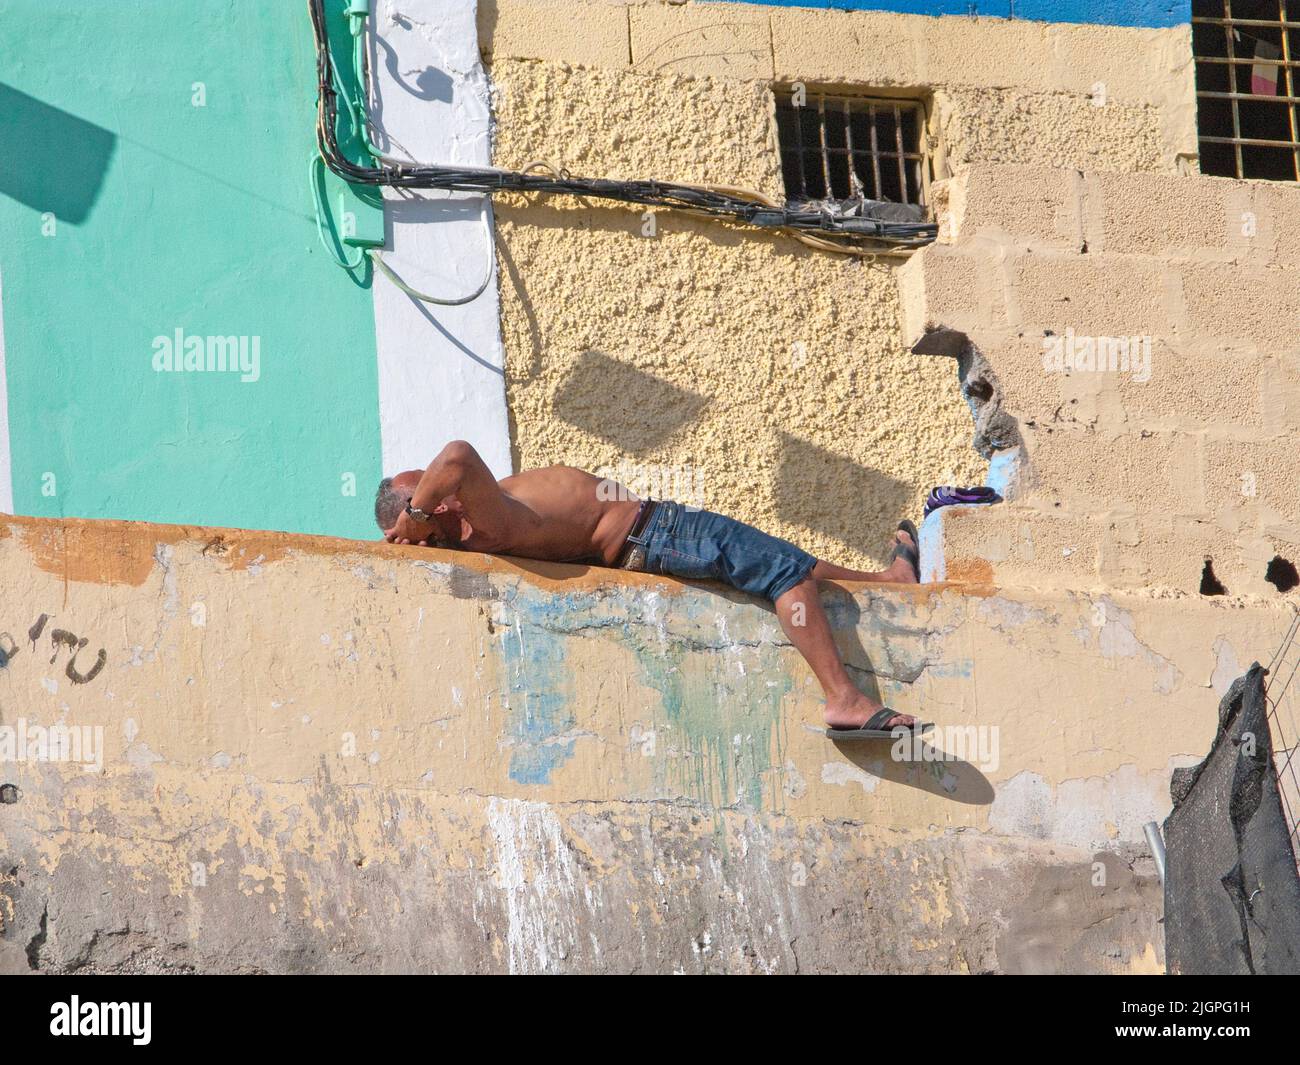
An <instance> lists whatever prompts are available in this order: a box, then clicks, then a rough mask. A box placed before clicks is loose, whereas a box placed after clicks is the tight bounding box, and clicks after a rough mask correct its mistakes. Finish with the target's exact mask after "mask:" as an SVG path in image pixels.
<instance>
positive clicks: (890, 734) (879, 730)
mask: <svg viewBox="0 0 1300 1065" xmlns="http://www.w3.org/2000/svg"><path fill="white" fill-rule="evenodd" d="M896 713H898V711H897V710H891V709H890V708H889V707H887V706H885V707H881V709H879V710H877V711H876V712H875V713H874V714H872V715H871V717H870V719H869V720H868V721H867V723H866V724H865V725H863V726H862V727H861V728H828V729H827V730H826V735H827V736H829V737H830V738H831V739H833V740H892V739H896V738H897V737H899V736H906V735H908V734H909V733H910V734H912V735H916V736H919V735H921V733H923V732H929V731H930V729H932V728H934V722H933V721H918V722H917V723H916V724H915V725H895V726H894V727H893V728H885V722H886V721H888V720H889V719H890V718H891V717H893V716H894V715H895V714H896Z"/></svg>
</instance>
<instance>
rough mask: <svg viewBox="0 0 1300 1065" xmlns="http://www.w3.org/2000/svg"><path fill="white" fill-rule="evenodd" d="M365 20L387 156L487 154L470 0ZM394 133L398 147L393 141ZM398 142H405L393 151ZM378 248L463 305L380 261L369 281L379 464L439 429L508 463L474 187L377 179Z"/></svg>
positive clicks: (427, 158) (416, 453) (487, 265)
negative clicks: (414, 293) (450, 303)
mask: <svg viewBox="0 0 1300 1065" xmlns="http://www.w3.org/2000/svg"><path fill="white" fill-rule="evenodd" d="M372 23H373V26H374V29H375V31H376V34H377V35H378V38H379V39H378V41H377V42H374V43H372V46H371V49H372V50H371V64H372V66H371V69H372V70H373V71H374V72H375V76H374V83H373V92H374V100H373V101H372V104H373V117H374V121H375V123H376V125H378V126H379V128H380V129H382V130H383V131H384V132H385V133H386V134H387V135H389V136H390V137H392V138H393V139H394V140H395V141H396V142H397V144H391V143H387V142H385V140H384V139H383V138H382V137H378V138H376V143H377V144H378V145H379V146H380V147H381V148H382V149H383V150H384V151H385V152H389V153H391V154H393V155H396V156H406V155H408V154H409V156H410V157H412V158H414V159H416V160H418V161H420V162H428V163H462V164H467V165H470V166H488V165H490V164H491V141H490V124H491V108H490V105H489V101H488V78H487V73H486V72H485V71H484V69H483V66H482V63H481V62H480V61H479V51H478V29H477V25H476V20H475V0H382V2H381V3H379V4H376V5H375V11H374V15H373V16H372ZM398 145H400V147H398ZM402 149H405V151H403V150H402ZM384 195H385V201H386V202H385V205H384V214H385V229H386V232H387V237H388V240H387V250H385V251H384V253H383V255H384V258H385V260H386V261H387V262H388V264H389V265H390V266H391V267H392V268H393V270H394V271H395V272H396V273H397V274H398V276H399V277H401V278H402V279H403V280H404V281H405V282H406V283H407V284H408V285H410V286H411V287H412V288H414V289H417V290H419V291H421V292H427V293H430V294H431V295H435V296H441V297H459V296H464V295H468V294H469V293H470V292H473V291H474V289H476V288H477V287H478V286H479V284H480V283H481V282H482V280H483V277H484V274H485V272H486V271H488V270H491V271H493V276H492V280H491V281H490V282H489V283H488V286H487V288H486V289H485V290H484V291H483V294H482V295H480V296H479V297H478V298H477V299H476V300H474V301H473V302H471V303H468V304H466V305H464V306H461V307H439V306H434V305H430V304H426V303H419V302H417V301H415V300H413V299H411V298H410V297H409V296H407V295H406V294H405V293H403V292H402V291H401V290H400V289H398V288H397V287H396V286H395V285H394V284H393V283H392V282H391V281H390V280H389V279H388V278H386V277H384V276H383V275H382V274H381V275H379V276H377V277H376V278H375V282H374V290H373V295H374V307H375V339H376V344H377V348H378V353H379V417H380V430H381V434H382V440H383V460H384V470H385V472H386V473H388V474H392V473H396V472H397V471H399V470H404V469H417V468H423V467H424V466H426V465H427V464H428V463H429V460H430V459H432V458H433V457H434V455H436V454H437V453H438V451H439V450H440V449H441V448H442V446H443V445H444V444H445V443H446V442H447V441H448V440H455V439H463V440H468V441H469V442H470V443H471V444H473V445H474V447H475V448H477V449H478V452H479V454H481V455H482V456H483V458H484V460H485V461H486V462H487V464H488V466H489V467H491V469H492V471H493V472H494V473H495V474H496V475H497V476H498V477H505V476H508V475H509V474H510V473H512V472H513V470H512V469H511V461H510V430H509V420H508V418H507V414H506V391H505V376H504V372H503V367H504V364H505V352H504V348H503V346H502V343H501V326H500V313H499V309H498V302H499V301H498V298H497V285H496V276H495V270H496V251H495V247H494V246H493V243H492V241H491V239H490V238H489V236H488V235H487V234H485V232H484V225H483V221H482V214H481V212H482V211H483V210H487V211H488V212H489V216H488V223H489V225H488V228H487V233H488V234H490V233H491V232H492V229H491V214H490V212H491V204H490V201H489V202H488V203H484V202H483V201H484V199H485V197H480V196H475V195H472V194H461V193H431V192H419V193H416V194H414V195H408V194H403V193H399V192H397V191H396V190H393V189H385V190H384Z"/></svg>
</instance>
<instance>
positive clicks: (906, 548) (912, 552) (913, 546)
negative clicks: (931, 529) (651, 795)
mask: <svg viewBox="0 0 1300 1065" xmlns="http://www.w3.org/2000/svg"><path fill="white" fill-rule="evenodd" d="M898 527H899V529H901V530H902V531H903V532H905V533H907V535H908V536H910V537H911V538H912V543H910V544H905V543H903V542H902V541H901V540H896V541H895V542H894V549H893V550H892V551H890V552H889V561H890V562H893V561H894V559H896V558H905V559H907V562H908V565H910V566H911V567H912V572H913V573H914V574H915V575H916V583H917V584H920V583H921V534H920V533H918V532H917V531H916V526H915V525H913V524H912V523H911V522H910V521H909V520H908V519H907V518H904V519H903V520H902V521H900V522H899V523H898Z"/></svg>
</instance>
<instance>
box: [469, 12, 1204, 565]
mask: <svg viewBox="0 0 1300 1065" xmlns="http://www.w3.org/2000/svg"><path fill="white" fill-rule="evenodd" d="M479 33H480V47H481V49H482V51H483V53H484V57H485V59H486V60H487V61H488V62H489V64H490V74H491V78H492V83H493V94H494V108H495V124H494V162H495V163H496V164H497V165H499V166H505V167H511V168H521V167H523V166H525V165H527V164H529V163H532V162H534V161H540V162H544V163H547V164H551V165H554V166H556V167H563V168H566V169H568V170H570V171H571V172H573V173H575V174H583V175H587V176H601V177H629V178H645V177H660V178H664V179H668V180H678V181H686V182H712V183H719V184H729V185H738V186H742V187H748V188H753V189H756V190H758V191H760V192H763V193H765V194H768V195H772V196H776V197H778V198H780V197H782V196H783V189H782V183H781V177H780V171H779V165H778V153H777V147H776V143H775V135H774V123H773V119H772V115H771V107H772V102H771V91H770V90H771V85H772V83H773V81H774V80H777V81H788V80H794V79H805V80H807V81H808V82H810V83H837V82H838V83H851V84H855V85H861V86H870V87H875V88H880V89H883V90H886V91H890V90H894V91H898V90H903V89H906V88H909V87H915V88H919V89H922V90H924V91H925V92H926V94H927V99H928V105H927V106H928V109H929V113H930V115H931V127H932V134H933V136H934V152H935V157H936V164H937V166H938V168H939V169H938V173H939V175H940V176H942V175H943V174H944V173H947V172H948V171H949V170H950V169H955V170H958V171H960V170H962V169H963V168H965V167H967V166H969V165H970V164H971V163H973V162H976V161H987V160H994V161H1013V160H1014V161H1025V160H1033V161H1037V162H1040V163H1043V164H1046V165H1051V166H1061V167H1067V166H1068V167H1081V168H1082V167H1086V168H1089V169H1094V170H1098V169H1100V170H1120V171H1124V170H1154V171H1166V172H1172V171H1174V170H1175V169H1176V168H1177V166H1178V157H1179V155H1180V154H1188V153H1190V152H1192V151H1194V147H1195V142H1194V136H1193V131H1192V129H1191V127H1190V126H1189V115H1190V114H1191V112H1190V111H1189V106H1190V103H1191V99H1192V98H1191V93H1190V77H1191V64H1190V48H1189V45H1188V42H1187V39H1186V31H1185V29H1180V30H1169V31H1149V30H1117V29H1114V28H1103V27H1061V26H1050V25H1043V24H1037V23H1032V24H1031V23H1023V24H1018V23H1008V22H1006V21H1005V20H994V19H972V20H967V19H930V18H922V17H914V16H902V15H893V14H885V13H876V12H854V13H841V12H814V11H806V10H798V9H776V8H767V7H752V6H748V5H736V4H726V5H721V4H709V5H696V4H685V5H668V4H659V3H645V4H628V5H624V4H603V3H578V4H558V3H554V2H551V0H496V2H494V3H493V2H488V3H483V4H481V5H480V10H479ZM1135 68H1140V69H1141V74H1140V75H1139V73H1138V72H1137V70H1136V69H1135ZM496 212H497V213H496V218H497V232H498V249H499V253H500V257H501V263H502V270H501V273H500V276H501V297H502V322H503V333H504V339H505V347H506V356H507V367H506V368H507V390H508V397H509V403H510V409H511V419H512V424H511V430H512V439H513V442H514V446H515V449H516V457H517V462H518V463H519V465H521V466H524V467H527V466H533V465H544V464H547V463H551V462H566V463H571V464H574V465H578V466H583V467H586V468H603V469H609V470H612V471H614V472H620V471H629V472H630V473H631V474H632V477H633V479H635V477H636V475H637V474H638V473H639V474H641V475H643V477H644V478H646V479H647V481H648V482H649V484H650V485H651V486H652V487H657V490H656V491H655V492H654V494H657V495H665V494H680V493H679V492H673V491H672V487H673V484H674V482H673V481H672V480H671V479H672V478H674V477H675V478H676V479H677V480H676V482H675V483H676V484H686V485H690V486H692V487H693V488H694V489H696V498H697V499H698V501H699V502H701V503H703V505H706V506H708V507H710V508H712V509H716V510H721V511H723V512H726V513H729V514H732V515H733V516H736V517H739V518H742V519H745V520H748V521H751V522H754V523H755V524H758V525H760V526H761V527H762V528H764V529H766V530H768V531H770V532H773V533H775V534H778V535H782V536H785V537H787V538H790V539H793V540H795V541H797V542H799V543H800V544H802V545H804V546H805V547H807V548H808V549H809V550H811V551H813V552H814V553H816V554H818V555H820V556H822V557H826V558H828V559H830V560H832V561H839V562H843V563H846V564H850V565H853V564H856V565H862V566H871V565H874V564H876V563H880V562H882V561H883V555H884V550H885V546H886V545H887V543H888V541H889V537H890V535H891V533H892V530H893V528H894V525H895V523H896V522H897V520H898V518H899V517H901V516H904V515H909V516H911V517H913V518H916V517H918V516H919V510H920V505H921V502H922V500H923V498H924V493H925V492H926V491H927V490H928V489H929V487H930V486H931V485H933V484H937V483H953V482H960V483H978V482H980V481H982V479H983V476H984V469H985V463H984V462H983V460H981V459H980V458H979V456H978V455H976V454H975V452H974V451H973V450H972V449H971V447H970V437H971V416H970V413H969V411H968V409H967V407H966V404H965V402H964V400H963V399H962V397H961V395H960V391H959V387H958V382H957V375H956V372H955V369H954V367H953V364H952V363H950V362H945V361H942V360H933V359H924V358H920V357H917V356H913V355H911V354H910V353H908V352H907V351H906V350H905V347H904V344H903V337H902V333H901V330H900V328H899V325H898V322H899V318H900V306H899V301H898V294H897V286H896V282H895V271H896V268H897V264H898V262H899V260H898V259H893V258H887V257H886V258H881V259H879V260H877V261H874V262H863V261H856V260H851V259H847V258H843V257H836V256H830V255H825V254H819V253H816V252H812V251H810V250H808V249H806V248H804V247H803V246H801V245H799V244H797V243H796V242H794V241H792V240H789V239H787V238H784V237H771V236H765V235H760V234H757V233H755V232H753V231H748V232H741V231H739V230H737V229H734V228H729V227H727V226H724V225H720V224H717V223H711V222H706V221H699V220H696V219H693V218H690V217H688V216H686V215H683V214H680V213H674V212H659V213H658V214H657V216H656V218H655V220H654V232H653V235H646V230H645V225H646V223H645V220H644V219H643V216H642V215H641V214H640V213H639V212H635V211H631V210H627V209H623V208H619V207H616V206H610V205H607V204H603V203H598V204H579V203H577V202H576V201H573V200H569V199H562V198H545V199H536V200H526V199H524V198H522V197H517V196H516V197H506V196H501V197H498V198H497V200H496ZM656 476H658V477H659V482H658V485H657V486H656V485H655V481H654V478H655V477H656ZM665 482H667V483H665Z"/></svg>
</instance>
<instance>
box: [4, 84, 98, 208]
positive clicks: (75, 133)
mask: <svg viewBox="0 0 1300 1065" xmlns="http://www.w3.org/2000/svg"><path fill="white" fill-rule="evenodd" d="M116 147H117V137H116V136H115V135H114V134H112V133H110V132H109V131H108V130H106V129H104V128H103V127H101V126H96V125H95V124H94V123H93V122H87V121H86V120H85V119H81V118H78V117H77V116H76V115H70V114H68V112H66V111H61V110H59V108H57V107H51V106H50V105H49V104H45V103H41V101H40V100H37V99H36V98H35V97H32V96H28V95H27V94H26V93H23V92H19V91H18V90H17V89H14V88H11V87H10V86H8V85H5V84H3V83H0V161H2V164H0V195H4V196H9V197H12V198H13V199H15V200H17V201H18V202H19V203H21V204H24V205H25V206H27V207H30V208H31V209H32V210H34V211H40V212H42V213H44V212H47V211H48V212H50V213H52V214H53V215H54V216H55V217H56V218H58V219H59V221H61V222H69V223H71V224H72V225H80V224H81V223H82V222H84V221H85V220H86V218H87V217H88V216H89V215H90V211H91V208H92V207H94V205H95V200H96V199H97V198H98V196H99V191H100V188H101V187H102V185H103V183H104V174H105V173H106V172H107V171H108V164H109V162H110V160H111V159H112V157H113V152H114V150H115V149H116Z"/></svg>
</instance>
